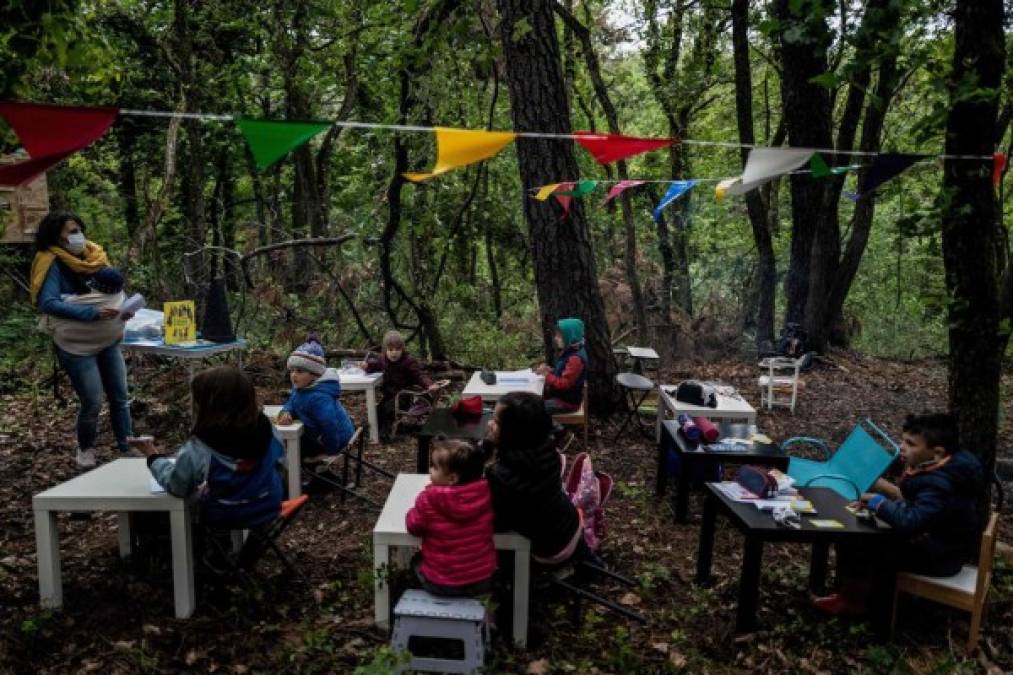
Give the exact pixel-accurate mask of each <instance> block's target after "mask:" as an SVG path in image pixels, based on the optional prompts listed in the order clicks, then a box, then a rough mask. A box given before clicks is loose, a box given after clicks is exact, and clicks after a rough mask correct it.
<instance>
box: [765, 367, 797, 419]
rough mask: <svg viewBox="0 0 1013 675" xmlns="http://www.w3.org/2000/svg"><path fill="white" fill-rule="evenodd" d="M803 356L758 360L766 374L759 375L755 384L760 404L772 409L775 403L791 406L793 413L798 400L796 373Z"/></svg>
mask: <svg viewBox="0 0 1013 675" xmlns="http://www.w3.org/2000/svg"><path fill="white" fill-rule="evenodd" d="M804 360H805V356H800V357H799V358H797V359H790V358H786V357H783V356H775V357H771V358H767V359H763V360H762V361H760V364H759V365H760V369H761V370H763V371H764V372H765V373H766V374H764V375H761V376H760V379H759V380H758V381H757V384H758V385H759V386H760V405H761V406H764V405H765V406H767V410H772V409H773V408H774V406H775V405H779V406H784V407H786V408H791V412H792V414H794V413H795V402H796V401H797V400H798V383H799V379H798V374H799V371H800V370H801V368H802V363H803V362H804Z"/></svg>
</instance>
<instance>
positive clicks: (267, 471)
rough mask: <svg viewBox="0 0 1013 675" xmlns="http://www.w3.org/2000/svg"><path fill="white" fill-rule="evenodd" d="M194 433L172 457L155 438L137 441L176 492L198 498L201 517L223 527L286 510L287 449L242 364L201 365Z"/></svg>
mask: <svg viewBox="0 0 1013 675" xmlns="http://www.w3.org/2000/svg"><path fill="white" fill-rule="evenodd" d="M190 386H191V391H192V393H193V402H194V407H195V417H194V425H193V433H192V435H191V436H190V438H189V439H187V441H186V442H185V443H184V444H183V445H182V446H181V447H180V449H179V451H178V452H177V453H176V458H175V461H172V460H170V459H168V458H167V457H166V456H165V455H164V454H163V453H162V452H161V451H160V450H159V449H158V448H156V447H155V445H154V442H153V441H152V440H151V438H150V437H147V438H131V439H130V443H131V445H134V446H135V447H137V448H138V449H139V450H141V452H143V453H144V455H145V456H146V457H147V458H148V468H149V470H150V471H151V475H152V476H153V477H154V479H155V481H157V482H158V484H159V485H161V486H162V487H163V488H164V489H165V490H166V492H168V493H169V494H171V495H175V496H176V497H181V498H188V497H190V496H192V495H196V496H197V497H198V503H199V504H200V514H201V522H202V523H203V524H205V525H209V526H212V527H217V528H221V529H252V528H257V527H263V526H264V525H267V524H269V523H270V522H271V521H273V520H274V519H275V518H277V517H278V514H279V513H280V511H281V499H282V480H281V473H280V469H281V459H282V456H283V455H284V449H283V448H282V445H281V443H280V442H279V441H278V440H277V439H276V438H275V437H274V434H273V432H272V430H271V422H270V420H268V419H267V417H266V416H265V415H264V414H263V413H262V412H261V411H260V406H259V405H258V404H257V394H256V390H254V388H253V384H252V383H251V382H250V380H249V379H248V378H247V377H246V376H245V375H243V373H242V372H240V371H239V370H238V369H237V368H234V367H231V366H219V367H217V368H211V369H208V370H204V371H201V372H200V373H198V374H197V376H196V377H194V378H193V382H192V383H191V385H190Z"/></svg>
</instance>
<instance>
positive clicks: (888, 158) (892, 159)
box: [845, 152, 929, 201]
mask: <svg viewBox="0 0 1013 675" xmlns="http://www.w3.org/2000/svg"><path fill="white" fill-rule="evenodd" d="M928 157H929V155H908V154H903V153H899V152H884V153H882V154H879V155H876V156H875V157H873V158H872V164H870V165H869V166H868V167H867V168H866V170H865V173H864V174H863V175H862V178H861V180H860V181H859V183H858V191H857V192H856V193H850V194H846V195H845V196H846V197H847V198H848V199H851V200H852V201H858V200H859V199H862V198H864V197H867V196H869V195H870V194H872V193H873V192H875V191H876V188H878V187H879V186H880V185H882V184H883V183H885V182H887V181H888V180H890V179H891V178H896V177H897V176H899V175H900V174H902V173H903V172H904V170H905V169H907V168H908V167H909V166H911V165H912V164H914V163H915V162H919V161H921V160H923V159H927V158H928ZM852 195H854V199H852Z"/></svg>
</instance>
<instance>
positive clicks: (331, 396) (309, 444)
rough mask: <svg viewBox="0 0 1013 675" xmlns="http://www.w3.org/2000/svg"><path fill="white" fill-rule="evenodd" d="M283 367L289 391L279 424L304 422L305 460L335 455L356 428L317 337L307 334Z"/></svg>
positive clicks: (303, 443) (332, 369) (335, 374)
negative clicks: (286, 370)
mask: <svg viewBox="0 0 1013 675" xmlns="http://www.w3.org/2000/svg"><path fill="white" fill-rule="evenodd" d="M286 365H287V366H288V372H289V379H290V380H291V382H292V391H291V392H290V393H289V397H288V402H287V403H286V404H285V405H284V406H282V409H281V412H280V413H279V414H278V423H279V424H291V423H292V420H293V419H298V420H299V421H300V422H302V423H303V426H304V431H303V437H302V444H301V451H302V455H303V457H304V458H305V459H308V460H313V459H323V457H321V456H322V455H323V456H330V457H333V456H334V455H337V454H338V452H339V451H340V450H341V449H342V448H344V447H345V446H346V445H348V441H349V439H351V438H352V435H353V434H354V433H355V425H354V424H352V419H351V418H350V417H349V416H348V413H347V412H346V411H345V408H344V407H343V406H342V405H341V401H340V400H339V399H340V397H341V380H340V378H339V377H338V371H337V370H335V369H334V368H328V367H327V362H326V359H325V356H324V348H323V347H322V346H321V345H320V340H319V338H317V336H316V335H315V334H312V333H311V334H310V335H308V336H307V337H306V342H305V343H303V344H302V345H300V346H299V347H298V348H297V349H296V350H295V351H294V352H292V354H291V356H289V357H288V362H287V364H286Z"/></svg>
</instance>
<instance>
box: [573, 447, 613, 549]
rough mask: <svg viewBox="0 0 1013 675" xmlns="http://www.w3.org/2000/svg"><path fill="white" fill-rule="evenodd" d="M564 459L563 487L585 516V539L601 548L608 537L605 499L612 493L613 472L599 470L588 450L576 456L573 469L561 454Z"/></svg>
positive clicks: (590, 544)
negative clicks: (567, 467)
mask: <svg viewBox="0 0 1013 675" xmlns="http://www.w3.org/2000/svg"><path fill="white" fill-rule="evenodd" d="M560 461H561V463H562V467H561V469H560V471H561V473H563V474H564V475H565V479H564V480H563V490H564V492H566V495H567V496H568V497H569V498H570V501H571V502H572V503H573V505H574V506H575V507H577V509H579V510H580V512H581V513H582V514H583V517H584V543H586V544H587V546H588V548H590V549H591V550H592V551H595V552H597V551H598V550H599V549H601V543H602V540H603V539H604V538H605V503H606V502H608V499H609V497H611V496H612V487H613V481H612V476H610V475H608V474H607V473H603V472H601V471H595V470H594V468H593V467H592V466H591V457H590V455H588V454H587V453H586V452H582V453H580V454H578V455H577V456H576V457H574V458H573V465H572V466H571V467H570V471H569V473H566V456H565V455H563V454H560Z"/></svg>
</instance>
